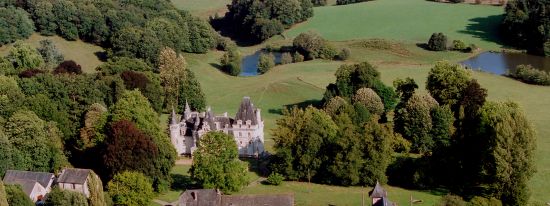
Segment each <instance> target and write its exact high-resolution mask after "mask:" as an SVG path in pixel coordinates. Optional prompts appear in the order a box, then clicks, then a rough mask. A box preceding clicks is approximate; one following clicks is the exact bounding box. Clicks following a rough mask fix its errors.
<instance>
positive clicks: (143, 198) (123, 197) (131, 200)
mask: <svg viewBox="0 0 550 206" xmlns="http://www.w3.org/2000/svg"><path fill="white" fill-rule="evenodd" d="M107 188H108V190H109V194H110V195H111V196H112V198H113V203H114V204H115V205H147V204H149V202H150V201H151V200H152V199H153V196H154V192H153V188H152V187H151V181H149V180H148V179H147V177H145V175H143V174H141V173H139V172H122V173H120V174H117V175H115V177H114V178H113V179H112V180H111V181H110V182H109V184H107Z"/></svg>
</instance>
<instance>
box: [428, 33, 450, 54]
mask: <svg viewBox="0 0 550 206" xmlns="http://www.w3.org/2000/svg"><path fill="white" fill-rule="evenodd" d="M428 49H429V50H432V51H445V50H447V36H445V34H443V33H433V34H432V36H431V37H430V40H429V41H428Z"/></svg>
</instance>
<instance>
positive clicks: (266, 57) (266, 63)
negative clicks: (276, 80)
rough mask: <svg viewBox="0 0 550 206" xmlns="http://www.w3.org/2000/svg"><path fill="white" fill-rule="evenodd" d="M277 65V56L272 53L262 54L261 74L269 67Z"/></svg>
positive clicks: (259, 61)
mask: <svg viewBox="0 0 550 206" xmlns="http://www.w3.org/2000/svg"><path fill="white" fill-rule="evenodd" d="M274 66H275V56H273V54H272V53H268V54H265V53H262V54H260V60H258V71H259V72H260V74H265V73H266V72H267V71H269V69H271V68H273V67H274Z"/></svg>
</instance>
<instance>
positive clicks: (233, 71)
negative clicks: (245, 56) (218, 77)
mask: <svg viewBox="0 0 550 206" xmlns="http://www.w3.org/2000/svg"><path fill="white" fill-rule="evenodd" d="M220 62H221V65H222V70H223V71H224V72H226V73H228V74H229V75H232V76H238V75H239V74H240V73H241V54H240V53H239V52H238V51H237V50H236V49H234V48H233V49H230V50H229V51H227V52H225V54H224V55H223V57H222V59H221V60H220Z"/></svg>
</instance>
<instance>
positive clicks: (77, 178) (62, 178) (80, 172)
mask: <svg viewBox="0 0 550 206" xmlns="http://www.w3.org/2000/svg"><path fill="white" fill-rule="evenodd" d="M88 175H90V170H89V169H76V168H68V169H65V170H63V172H62V173H61V175H59V178H58V179H57V182H59V183H71V184H84V183H85V182H86V180H87V179H88Z"/></svg>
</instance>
